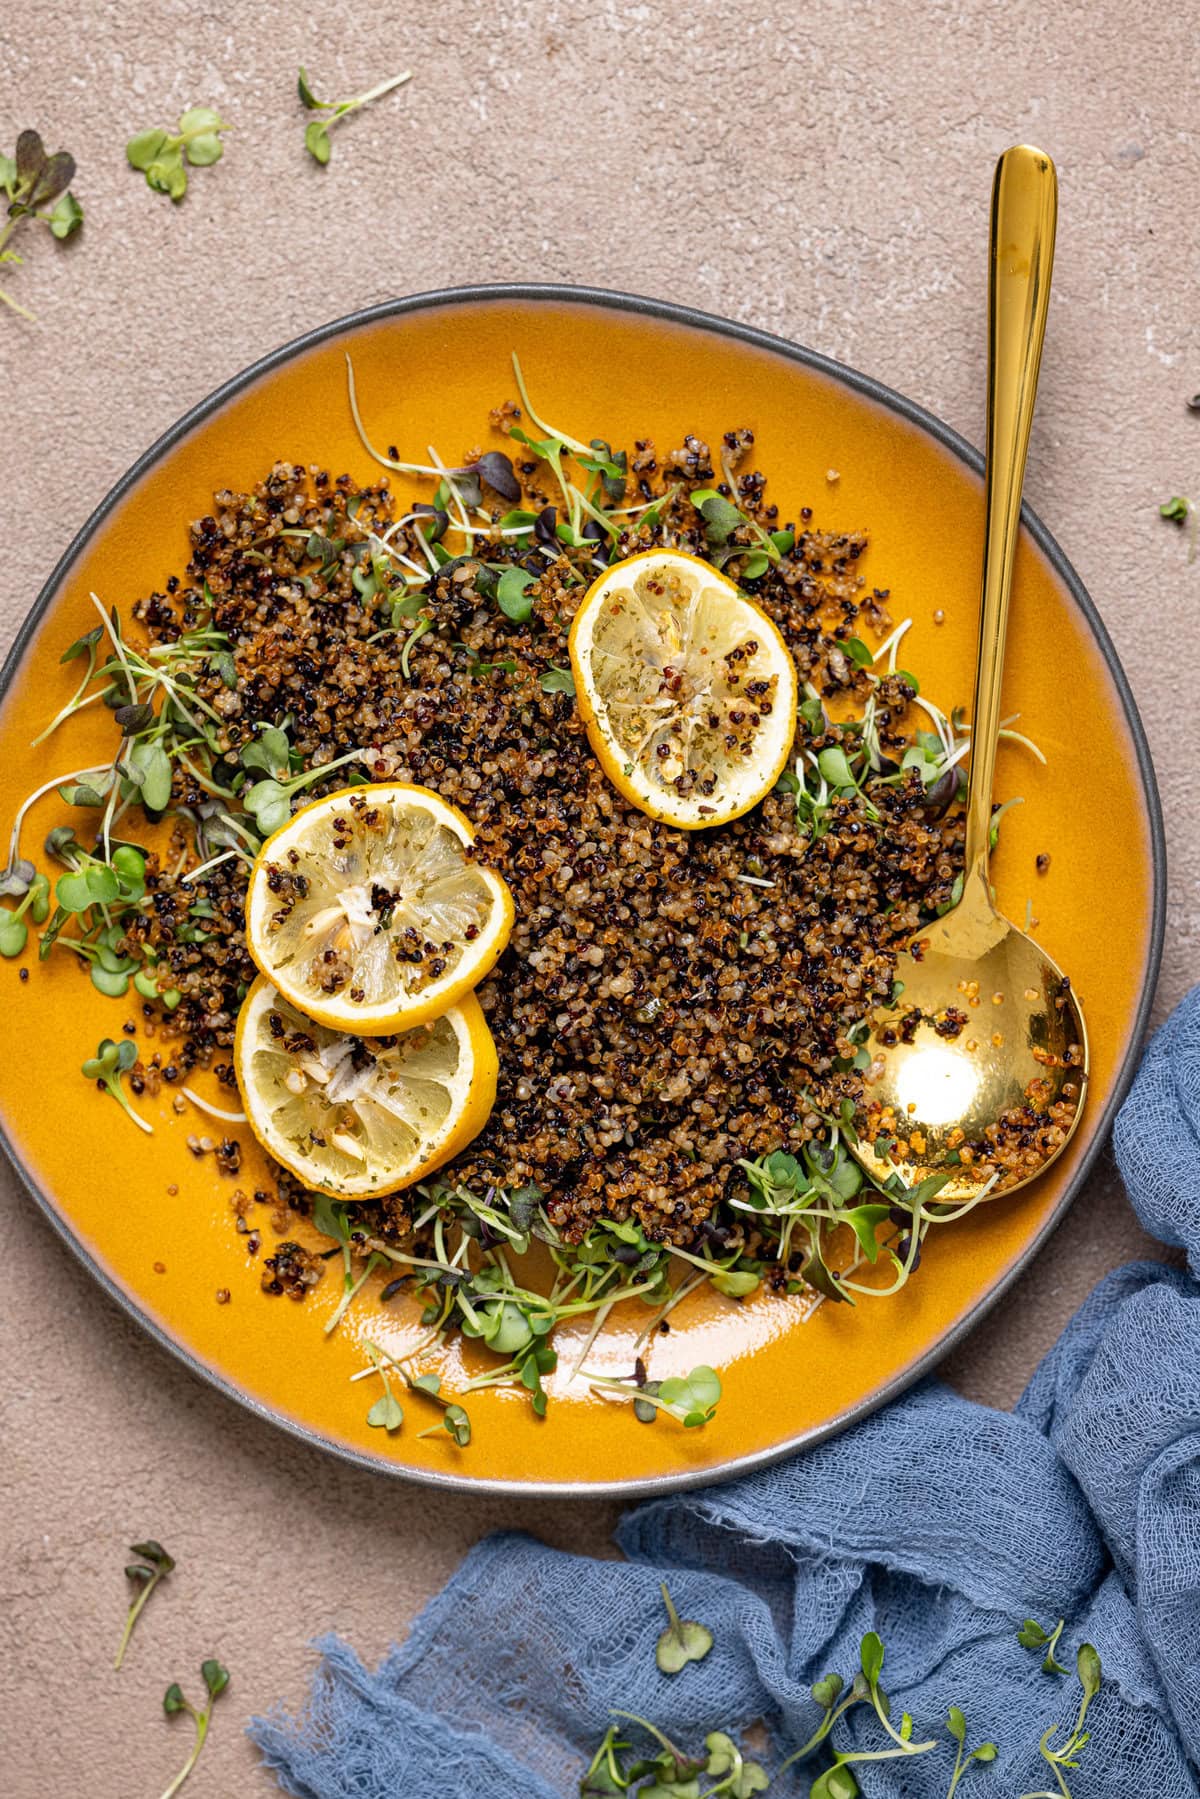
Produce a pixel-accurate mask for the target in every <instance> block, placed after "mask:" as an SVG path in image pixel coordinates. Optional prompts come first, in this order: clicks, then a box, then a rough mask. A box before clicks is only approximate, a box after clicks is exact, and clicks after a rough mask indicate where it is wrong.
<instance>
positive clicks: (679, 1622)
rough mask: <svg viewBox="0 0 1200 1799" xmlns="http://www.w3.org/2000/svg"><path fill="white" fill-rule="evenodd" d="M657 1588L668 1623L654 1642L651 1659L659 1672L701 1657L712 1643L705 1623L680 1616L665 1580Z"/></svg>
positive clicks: (676, 1668)
mask: <svg viewBox="0 0 1200 1799" xmlns="http://www.w3.org/2000/svg"><path fill="white" fill-rule="evenodd" d="M659 1591H660V1592H661V1594H662V1600H663V1604H664V1605H665V1606H666V1608H667V1619H668V1623H667V1628H666V1629H665V1630H664V1631H663V1633H662V1635H661V1636H660V1637H659V1639H658V1642H657V1644H656V1645H655V1649H654V1659H655V1661H656V1662H657V1663H658V1669H659V1673H660V1674H678V1673H679V1672H680V1670H681V1669H683V1668H686V1667H687V1665H688V1663H689V1662H702V1661H703V1660H704V1658H705V1656H706V1655H707V1654H708V1652H709V1650H710V1649H711V1648H712V1646H713V1634H712V1631H711V1630H709V1628H708V1626H707V1625H706V1624H697V1623H696V1621H695V1620H694V1619H692V1618H681V1617H680V1616H679V1613H678V1612H677V1611H676V1610H675V1603H674V1601H673V1600H672V1598H671V1595H670V1593H669V1592H668V1591H667V1583H666V1581H665V1580H664V1581H663V1582H662V1583H661V1584H660V1587H659Z"/></svg>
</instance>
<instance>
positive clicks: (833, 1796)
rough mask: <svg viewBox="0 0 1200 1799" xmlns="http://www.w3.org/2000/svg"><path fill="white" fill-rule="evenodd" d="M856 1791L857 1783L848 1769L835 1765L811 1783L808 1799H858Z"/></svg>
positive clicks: (839, 1764) (857, 1789)
mask: <svg viewBox="0 0 1200 1799" xmlns="http://www.w3.org/2000/svg"><path fill="white" fill-rule="evenodd" d="M858 1791H859V1788H858V1782H857V1781H856V1780H855V1778H854V1776H853V1774H851V1772H850V1770H849V1768H847V1767H845V1766H844V1765H842V1764H841V1763H835V1764H834V1766H833V1767H832V1768H826V1770H825V1772H824V1774H819V1775H818V1776H817V1778H816V1780H814V1781H813V1783H812V1785H811V1787H809V1789H808V1799H858Z"/></svg>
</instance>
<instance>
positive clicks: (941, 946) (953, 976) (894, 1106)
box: [858, 880, 1087, 1202]
mask: <svg viewBox="0 0 1200 1799" xmlns="http://www.w3.org/2000/svg"><path fill="white" fill-rule="evenodd" d="M894 991H895V994H896V1001H895V1004H893V1005H889V1006H887V1007H881V1008H879V1009H878V1010H877V1011H876V1012H875V1014H874V1016H873V1018H872V1020H871V1033H870V1037H869V1040H868V1050H869V1053H870V1055H871V1057H872V1064H873V1070H874V1072H875V1078H874V1079H873V1080H872V1082H871V1085H870V1087H869V1089H868V1098H867V1105H866V1124H865V1126H864V1127H861V1128H860V1133H859V1146H858V1156H859V1159H860V1161H862V1162H863V1163H864V1164H865V1165H866V1166H867V1167H868V1168H869V1169H870V1170H871V1172H872V1173H873V1174H875V1175H876V1176H877V1177H878V1178H879V1179H880V1180H886V1178H887V1177H888V1175H891V1174H899V1175H900V1177H901V1179H902V1180H903V1181H904V1183H905V1185H906V1186H909V1187H911V1186H914V1185H915V1184H916V1183H917V1182H919V1181H922V1180H925V1179H926V1178H927V1177H928V1176H930V1175H934V1174H939V1173H942V1172H944V1171H947V1170H949V1179H948V1180H947V1181H946V1183H945V1185H944V1186H943V1187H942V1188H941V1189H940V1191H939V1193H938V1195H937V1197H938V1200H939V1201H954V1202H958V1201H963V1200H970V1199H975V1198H977V1197H981V1196H982V1195H983V1194H984V1192H985V1191H988V1192H997V1191H999V1192H1006V1193H1010V1192H1012V1191H1013V1190H1014V1189H1015V1188H1016V1187H1021V1186H1024V1184H1025V1183H1026V1181H1030V1180H1032V1179H1033V1178H1034V1177H1035V1175H1039V1174H1041V1173H1042V1171H1043V1170H1044V1169H1045V1168H1046V1167H1047V1166H1048V1165H1049V1163H1050V1162H1052V1161H1053V1160H1054V1158H1055V1156H1057V1155H1059V1154H1061V1152H1062V1151H1063V1150H1064V1149H1065V1148H1066V1146H1067V1144H1068V1142H1069V1141H1070V1139H1071V1136H1072V1134H1073V1132H1074V1130H1075V1128H1076V1126H1077V1125H1078V1123H1079V1120H1080V1118H1081V1116H1082V1113H1083V1098H1084V1091H1085V1088H1086V1084H1087V1029H1086V1026H1085V1025H1084V1021H1083V1012H1082V1010H1081V1008H1080V1006H1079V1002H1078V1000H1077V999H1076V997H1075V994H1074V993H1073V991H1072V989H1071V984H1070V981H1069V979H1068V977H1067V976H1066V975H1064V974H1063V972H1062V970H1061V969H1060V968H1059V967H1058V965H1057V963H1056V962H1054V961H1052V960H1051V958H1050V957H1049V956H1048V955H1047V954H1046V952H1045V950H1044V949H1043V948H1042V947H1041V945H1040V944H1039V943H1036V942H1035V941H1034V939H1033V938H1032V937H1030V936H1027V935H1026V933H1025V932H1024V931H1019V930H1018V929H1017V927H1016V926H1015V925H1014V924H1010V922H1009V921H1008V919H1007V918H1005V917H1003V915H1002V914H1001V913H999V912H998V911H997V910H996V908H995V906H994V905H993V904H992V900H991V896H990V893H989V892H988V889H987V886H986V884H985V883H984V882H982V881H978V880H977V881H975V882H974V883H972V885H971V888H970V889H969V891H967V892H966V893H964V896H963V898H962V900H961V901H960V903H959V904H958V906H956V907H955V909H954V911H953V912H950V913H948V914H947V916H946V917H945V918H939V919H937V920H935V922H934V923H933V924H931V925H929V926H928V927H927V928H925V929H924V930H923V931H922V932H921V934H920V936H919V937H918V938H916V939H915V940H914V941H913V943H912V944H911V945H910V947H909V949H908V950H907V951H906V952H905V953H904V954H903V955H902V956H901V957H900V959H899V961H898V963H897V966H896V988H895V989H894ZM981 1147H985V1148H986V1150H987V1151H988V1152H990V1154H984V1153H981Z"/></svg>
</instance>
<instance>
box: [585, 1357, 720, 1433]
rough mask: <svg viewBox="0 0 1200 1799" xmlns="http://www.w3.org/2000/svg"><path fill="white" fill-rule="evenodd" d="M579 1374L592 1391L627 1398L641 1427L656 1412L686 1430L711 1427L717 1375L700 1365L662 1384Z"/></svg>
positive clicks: (586, 1371) (718, 1384)
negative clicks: (594, 1388) (670, 1418)
mask: <svg viewBox="0 0 1200 1799" xmlns="http://www.w3.org/2000/svg"><path fill="white" fill-rule="evenodd" d="M581 1372H582V1373H583V1375H584V1377H585V1378H586V1379H587V1380H588V1381H590V1383H591V1385H592V1386H593V1387H600V1388H602V1389H604V1390H605V1391H608V1392H613V1393H625V1394H628V1396H629V1398H630V1399H631V1400H632V1401H633V1406H634V1411H635V1413H637V1416H638V1418H639V1421H640V1422H642V1423H649V1422H650V1421H651V1419H652V1418H653V1416H654V1415H655V1413H657V1412H667V1413H669V1414H670V1416H671V1417H672V1418H677V1419H678V1420H679V1422H680V1424H682V1425H684V1426H685V1428H687V1429H688V1430H697V1429H699V1428H700V1427H701V1426H702V1425H705V1424H711V1423H712V1420H713V1419H714V1417H715V1416H716V1411H717V1406H718V1404H719V1402H720V1398H721V1377H720V1375H719V1374H718V1373H717V1372H716V1370H715V1369H714V1368H709V1367H707V1366H704V1365H701V1366H700V1367H697V1368H693V1369H692V1371H691V1373H690V1374H687V1375H682V1376H681V1375H675V1376H672V1377H671V1378H669V1379H667V1380H662V1381H642V1382H639V1381H637V1380H621V1379H619V1378H618V1377H617V1376H615V1375H606V1374H592V1373H589V1372H588V1370H587V1369H586V1368H585V1369H583V1370H581Z"/></svg>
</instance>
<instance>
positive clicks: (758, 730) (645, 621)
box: [570, 550, 796, 830]
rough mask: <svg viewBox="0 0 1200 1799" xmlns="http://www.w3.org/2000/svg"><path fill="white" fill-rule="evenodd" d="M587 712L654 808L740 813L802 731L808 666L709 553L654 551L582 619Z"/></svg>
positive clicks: (687, 814) (695, 820)
mask: <svg viewBox="0 0 1200 1799" xmlns="http://www.w3.org/2000/svg"><path fill="white" fill-rule="evenodd" d="M570 650H571V670H572V673H573V674H574V676H575V692H576V694H577V696H578V703H579V711H580V715H581V717H582V718H583V722H584V724H585V726H586V727H587V734H588V737H589V739H590V740H591V745H592V748H593V749H594V750H595V752H596V755H597V757H598V758H599V760H600V763H601V765H602V767H603V769H604V772H605V774H606V775H607V776H608V778H609V780H610V781H611V782H612V783H613V785H614V787H616V788H618V789H619V790H620V792H621V793H623V794H624V795H625V797H626V799H628V800H632V802H633V804H634V805H635V806H640V807H641V809H642V811H643V812H648V813H649V814H650V816H651V818H658V819H661V820H662V821H663V822H664V823H665V824H670V825H678V826H680V827H681V828H682V829H684V830H696V829H698V828H700V827H701V826H704V825H720V824H727V823H728V821H729V820H730V819H731V818H740V817H741V815H742V813H743V812H749V810H750V808H751V806H755V805H757V804H758V802H759V800H761V799H762V798H763V796H764V795H765V794H767V793H769V792H770V791H771V789H772V787H773V786H774V785H775V783H776V781H777V780H778V779H779V776H780V774H781V773H782V772H783V768H784V765H785V764H786V762H787V759H788V756H789V754H790V752H791V747H792V739H793V736H794V735H795V730H796V669H795V664H794V663H793V662H792V658H791V656H790V655H789V653H788V648H787V645H786V644H785V643H784V641H783V638H782V637H781V636H780V634H779V632H778V630H777V628H776V627H775V626H774V625H773V624H772V623H771V620H770V619H769V618H768V617H767V616H766V614H765V613H764V612H761V611H760V610H759V608H758V607H757V606H756V605H755V604H754V602H753V601H752V600H749V599H747V597H746V595H745V594H743V593H740V592H739V591H738V589H737V588H736V587H735V586H734V584H733V582H732V581H729V580H727V579H726V578H725V576H724V575H721V574H718V573H717V571H716V569H714V568H711V567H710V566H709V565H708V563H707V562H701V561H700V559H699V558H698V557H696V556H686V555H684V554H683V553H682V552H681V551H679V550H647V551H646V552H644V554H642V555H639V556H630V557H629V558H628V559H627V560H626V561H624V562H618V563H615V564H614V565H613V567H612V568H610V569H608V570H607V571H606V573H604V574H603V575H601V577H600V579H599V580H598V581H596V582H595V583H594V585H593V586H592V587H591V588H590V589H589V591H588V594H587V597H586V598H585V599H584V601H583V604H582V605H581V606H580V608H579V611H578V612H577V613H576V615H575V622H574V624H573V625H572V627H571V642H570Z"/></svg>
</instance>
